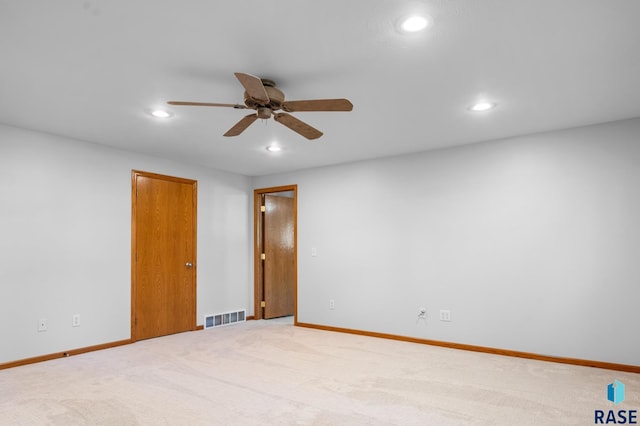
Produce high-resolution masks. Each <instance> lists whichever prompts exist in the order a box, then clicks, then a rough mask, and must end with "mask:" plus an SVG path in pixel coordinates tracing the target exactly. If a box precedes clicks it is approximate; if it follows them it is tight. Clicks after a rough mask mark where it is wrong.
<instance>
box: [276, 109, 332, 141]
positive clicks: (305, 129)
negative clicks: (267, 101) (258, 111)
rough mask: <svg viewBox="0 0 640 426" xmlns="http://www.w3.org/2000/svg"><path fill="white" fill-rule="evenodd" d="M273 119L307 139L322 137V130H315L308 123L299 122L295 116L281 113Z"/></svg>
mask: <svg viewBox="0 0 640 426" xmlns="http://www.w3.org/2000/svg"><path fill="white" fill-rule="evenodd" d="M273 119H274V120H276V121H277V122H278V123H281V124H284V125H285V126H287V127H288V128H290V129H291V130H293V131H294V132H296V133H299V134H301V135H302V136H304V137H305V138H307V139H318V138H319V137H320V136H322V132H321V131H320V130H318V129H314V128H313V127H311V126H309V125H308V124H307V123H305V122H303V121H300V120H298V119H297V118H295V117H294V116H293V115H289V114H286V113H284V112H280V113H278V114H274V115H273Z"/></svg>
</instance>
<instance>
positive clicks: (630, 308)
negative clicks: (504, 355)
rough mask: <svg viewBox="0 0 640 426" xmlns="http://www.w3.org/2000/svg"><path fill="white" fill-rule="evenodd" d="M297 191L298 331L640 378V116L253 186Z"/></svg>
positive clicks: (265, 180) (263, 181) (287, 176)
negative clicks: (443, 315)
mask: <svg viewBox="0 0 640 426" xmlns="http://www.w3.org/2000/svg"><path fill="white" fill-rule="evenodd" d="M341 143H348V141H342V142H341ZM390 143H392V141H390ZM287 184H298V220H299V222H298V247H299V249H298V250H299V251H298V265H299V275H298V277H299V278H298V279H299V282H298V314H299V315H298V320H299V321H301V322H306V323H314V324H322V325H329V326H338V327H346V328H353V329H360V330H369V331H376V332H384V333H392V334H397V335H405V336H414V337H419V338H427V339H436V340H442V341H449V342H458V343H465V344H472V345H482V346H488V347H495V348H503V349H510V350H516V351H526V352H533V353H538V354H547V355H554V356H561V357H574V358H581V359H590V360H599V361H608V362H616V363H624V364H632V365H640V339H638V338H637V336H638V326H639V325H640V309H638V302H639V301H640V267H639V265H640V263H639V262H640V222H639V221H640V219H639V218H640V185H639V184H640V119H634V120H627V121H621V122H616V123H609V124H604V125H597V126H590V127H584V128H577V129H570V130H565V131H557V132H551V133H545V134H538V135H533V136H527V137H518V138H513V139H509V140H503V141H493V142H487V143H481V144H475V145H469V146H465V147H459V148H455V149H448V150H440V151H433V152H427V153H422V154H415V155H410V156H402V157H394V158H388V159H382V160H375V161H366V162H358V163H352V164H345V165H339V166H333V167H326V168H318V169H312V170H306V171H301V172H296V173H290V174H282V175H273V176H264V177H259V178H254V179H253V186H254V188H262V187H271V186H278V185H287ZM312 247H316V248H317V252H318V256H317V257H311V248H312ZM330 299H334V300H335V305H336V308H335V309H334V310H330V309H329V300H330ZM422 306H424V307H426V308H427V310H428V319H427V321H426V322H424V321H418V322H416V318H417V311H418V308H419V307H422ZM440 309H450V310H451V315H452V321H451V322H448V323H447V322H440V321H439V320H438V313H439V310H440Z"/></svg>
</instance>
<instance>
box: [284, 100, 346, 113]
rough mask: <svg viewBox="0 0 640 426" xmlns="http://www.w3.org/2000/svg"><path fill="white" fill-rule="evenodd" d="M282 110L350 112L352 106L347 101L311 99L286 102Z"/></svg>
mask: <svg viewBox="0 0 640 426" xmlns="http://www.w3.org/2000/svg"><path fill="white" fill-rule="evenodd" d="M282 109H283V110H285V111H289V112H296V111H351V110H352V109H353V104H352V103H351V102H350V101H349V100H348V99H313V100H305V101H286V102H285V103H284V104H282Z"/></svg>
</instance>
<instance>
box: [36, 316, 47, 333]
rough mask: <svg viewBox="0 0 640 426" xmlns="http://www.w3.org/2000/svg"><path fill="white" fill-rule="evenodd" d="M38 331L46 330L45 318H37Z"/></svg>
mask: <svg viewBox="0 0 640 426" xmlns="http://www.w3.org/2000/svg"><path fill="white" fill-rule="evenodd" d="M38 331H47V319H46V318H40V319H39V320H38Z"/></svg>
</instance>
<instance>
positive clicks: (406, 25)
mask: <svg viewBox="0 0 640 426" xmlns="http://www.w3.org/2000/svg"><path fill="white" fill-rule="evenodd" d="M430 23H431V20H430V19H429V18H428V17H427V16H426V15H412V16H409V17H408V18H405V19H403V20H402V21H401V22H400V29H401V30H402V31H403V32H405V33H416V32H418V31H422V30H424V29H426V28H427V27H428V26H429V24H430Z"/></svg>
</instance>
